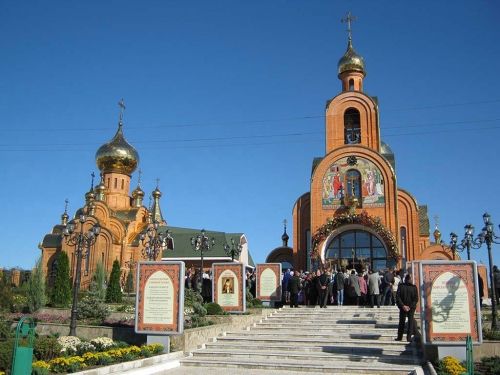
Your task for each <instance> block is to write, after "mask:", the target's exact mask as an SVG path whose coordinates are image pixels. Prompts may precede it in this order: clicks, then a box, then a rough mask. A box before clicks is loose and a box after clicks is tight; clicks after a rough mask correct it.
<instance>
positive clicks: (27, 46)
mask: <svg viewBox="0 0 500 375" xmlns="http://www.w3.org/2000/svg"><path fill="white" fill-rule="evenodd" d="M349 10H350V11H351V12H352V13H353V14H354V15H356V16H357V17H358V19H357V22H355V23H354V25H353V40H354V46H355V48H356V50H357V51H358V52H359V53H360V54H361V55H363V56H364V58H365V62H366V67H367V72H368V74H367V77H366V79H365V81H364V87H365V92H367V93H368V94H369V95H375V96H377V97H378V99H379V106H380V127H381V135H382V138H383V140H384V141H386V142H387V143H388V144H389V145H390V146H391V148H392V149H393V151H394V153H395V155H396V172H397V182H398V185H399V186H400V187H402V188H405V189H407V190H408V191H410V192H411V193H412V194H413V195H414V196H415V197H416V199H417V201H418V203H419V204H427V205H428V207H429V214H430V219H431V225H432V226H433V223H434V220H433V218H432V217H433V216H434V215H439V221H440V228H441V231H442V232H443V235H444V239H445V240H446V241H448V239H449V237H448V234H449V233H450V231H455V232H456V233H458V234H459V236H460V238H461V237H462V235H463V226H464V225H465V224H467V223H469V222H470V223H472V224H473V225H475V226H476V229H477V230H476V233H477V232H478V231H479V230H480V228H481V227H482V214H483V213H484V212H485V211H488V212H489V213H490V214H491V215H492V219H493V221H494V222H496V223H497V224H498V223H500V203H499V200H498V193H499V190H500V189H499V184H500V177H499V175H500V173H499V169H500V163H499V157H498V148H499V146H498V145H499V144H498V137H499V135H500V93H499V90H498V87H499V86H500V78H499V72H498V65H499V63H498V61H499V59H500V43H498V40H499V39H500V27H499V26H498V16H499V14H500V12H499V11H500V6H499V5H498V3H497V2H495V1H455V2H453V6H450V4H449V3H448V2H444V1H443V2H436V1H420V2H402V1H355V2H354V1H284V0H274V1H270V0H266V1H264V0H262V1H260V0H259V1H229V0H227V1H210V2H208V1H142V2H139V1H135V2H133V1H106V2H102V1H85V2H81V1H51V2H45V1H23V2H20V1H3V2H1V3H0V47H1V50H2V58H1V59H0V75H1V76H0V137H1V140H0V158H1V160H2V163H1V164H0V173H1V176H2V179H3V181H2V184H1V185H0V194H1V197H2V206H3V212H2V219H1V220H2V222H1V225H0V238H2V244H1V245H0V266H4V267H12V266H21V267H24V268H29V267H31V266H32V265H33V264H34V263H35V260H36V258H37V257H38V255H39V254H40V251H39V250H38V248H37V244H38V243H39V242H40V241H41V240H42V238H43V236H44V234H45V233H48V232H49V231H50V230H51V228H52V226H53V225H54V224H56V223H58V222H59V221H60V215H61V214H62V212H63V210H64V199H65V198H68V199H69V201H70V205H69V213H70V215H72V214H73V213H74V212H75V210H76V209H77V208H78V207H80V206H82V203H83V199H84V194H85V192H86V191H88V189H89V187H90V173H91V172H92V171H96V173H97V172H98V170H97V167H96V166H95V162H94V155H95V151H96V150H97V149H98V147H99V146H100V145H101V144H103V143H105V142H106V141H108V140H109V139H110V138H111V137H112V136H113V134H114V132H115V130H116V126H117V119H118V106H117V102H118V100H119V99H120V98H122V97H123V98H124V99H125V102H126V105H127V110H126V112H125V117H124V122H125V126H124V132H125V136H126V138H127V139H128V140H129V142H130V143H131V144H133V145H134V146H135V147H136V149H137V150H138V152H139V154H140V157H141V163H140V167H141V169H142V170H143V183H142V186H143V188H144V189H145V190H146V191H147V193H148V194H149V193H150V192H151V191H152V190H153V189H154V187H155V179H156V178H159V179H160V189H161V190H162V192H163V198H162V210H163V214H164V217H165V219H166V220H167V222H168V224H169V225H172V226H181V227H191V228H200V229H201V228H206V229H210V230H220V231H226V232H239V231H241V232H244V233H246V235H247V237H248V240H249V245H250V249H251V251H252V254H253V256H254V259H255V260H256V261H257V262H261V261H264V260H265V256H266V255H267V254H268V252H269V251H270V250H271V249H273V248H275V247H276V246H279V245H280V243H281V239H280V237H281V234H282V221H283V219H285V218H286V219H287V220H288V221H291V214H292V208H293V204H294V202H295V200H296V199H297V197H299V196H300V195H302V194H303V193H304V192H306V191H308V190H309V178H310V172H311V163H312V159H313V158H314V157H315V156H323V155H324V151H325V149H324V147H325V146H324V118H323V114H324V108H325V102H326V100H328V99H330V98H332V97H334V96H335V95H337V94H338V92H339V91H340V81H339V80H338V79H337V73H336V69H337V62H338V59H339V58H340V57H341V56H342V55H343V53H344V51H345V48H346V38H347V37H346V32H345V25H344V24H341V23H340V19H341V17H343V16H344V14H345V13H346V12H347V11H349ZM136 182H137V174H134V176H133V179H132V186H135V185H136ZM496 228H497V232H500V231H499V230H498V226H497V227H496ZM290 229H291V228H290ZM290 232H291V230H290ZM499 246H500V245H499ZM473 257H474V259H476V260H478V261H483V262H484V263H485V264H487V254H486V249H485V248H484V247H483V248H482V249H480V250H475V251H474V252H473ZM497 263H498V257H497Z"/></svg>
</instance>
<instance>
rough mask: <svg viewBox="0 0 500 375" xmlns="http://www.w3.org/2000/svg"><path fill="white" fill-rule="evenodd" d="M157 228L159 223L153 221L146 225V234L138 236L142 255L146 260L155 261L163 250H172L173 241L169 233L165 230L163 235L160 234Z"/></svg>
mask: <svg viewBox="0 0 500 375" xmlns="http://www.w3.org/2000/svg"><path fill="white" fill-rule="evenodd" d="M159 227H160V223H158V221H156V220H155V221H154V222H153V223H152V224H149V225H148V227H147V229H146V232H145V233H141V235H140V236H139V239H140V240H141V243H142V245H143V246H144V248H143V249H142V255H143V257H144V258H146V259H148V260H156V259H157V258H158V255H160V254H161V253H162V252H163V250H165V249H169V250H174V239H173V238H172V236H171V234H170V231H169V230H168V229H167V230H166V231H165V233H161V232H159V231H158V228H159Z"/></svg>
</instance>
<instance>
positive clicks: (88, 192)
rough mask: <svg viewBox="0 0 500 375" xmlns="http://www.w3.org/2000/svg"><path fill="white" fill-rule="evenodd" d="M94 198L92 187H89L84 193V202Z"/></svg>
mask: <svg viewBox="0 0 500 375" xmlns="http://www.w3.org/2000/svg"><path fill="white" fill-rule="evenodd" d="M94 199H95V193H94V189H90V190H89V191H87V192H86V193H85V201H86V202H90V201H91V200H94Z"/></svg>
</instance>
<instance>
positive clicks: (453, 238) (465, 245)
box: [450, 224, 481, 260]
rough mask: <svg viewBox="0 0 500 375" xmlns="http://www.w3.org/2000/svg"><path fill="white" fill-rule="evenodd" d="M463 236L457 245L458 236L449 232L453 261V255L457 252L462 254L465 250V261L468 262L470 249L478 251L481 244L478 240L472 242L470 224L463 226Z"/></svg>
mask: <svg viewBox="0 0 500 375" xmlns="http://www.w3.org/2000/svg"><path fill="white" fill-rule="evenodd" d="M464 229H465V234H464V238H463V239H462V241H460V244H459V243H458V236H457V235H456V234H455V233H453V232H451V233H450V249H451V252H452V254H453V260H455V254H456V252H457V251H459V252H462V251H464V250H465V249H467V260H470V249H471V248H473V249H479V248H480V247H481V243H479V241H478V239H476V240H474V226H473V225H472V224H467V225H466V226H464Z"/></svg>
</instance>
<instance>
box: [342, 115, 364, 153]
mask: <svg viewBox="0 0 500 375" xmlns="http://www.w3.org/2000/svg"><path fill="white" fill-rule="evenodd" d="M344 143H345V144H346V145H351V144H356V143H361V116H360V115H359V111H358V110H357V109H356V108H348V109H347V110H346V111H345V112H344Z"/></svg>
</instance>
